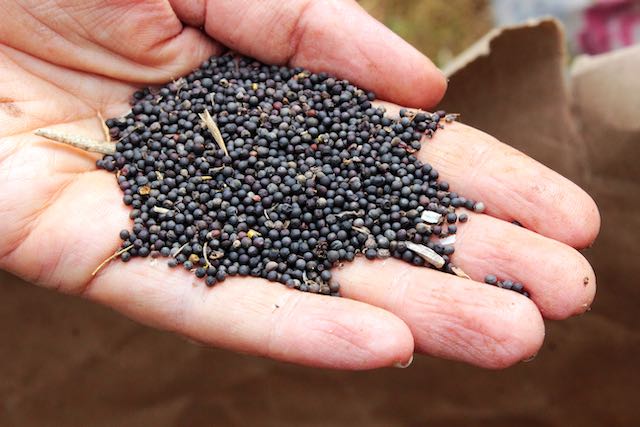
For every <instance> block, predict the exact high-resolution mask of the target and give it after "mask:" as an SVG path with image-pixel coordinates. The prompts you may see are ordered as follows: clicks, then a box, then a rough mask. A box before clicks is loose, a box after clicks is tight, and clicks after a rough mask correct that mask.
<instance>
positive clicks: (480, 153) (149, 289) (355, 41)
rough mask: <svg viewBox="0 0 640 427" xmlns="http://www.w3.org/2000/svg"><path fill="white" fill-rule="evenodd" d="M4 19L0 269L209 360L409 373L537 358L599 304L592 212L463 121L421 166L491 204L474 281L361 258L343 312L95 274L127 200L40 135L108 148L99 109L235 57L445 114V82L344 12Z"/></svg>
mask: <svg viewBox="0 0 640 427" xmlns="http://www.w3.org/2000/svg"><path fill="white" fill-rule="evenodd" d="M0 12H1V13H2V16H3V19H2V21H3V25H2V26H0V236H2V238H1V239H0V268H2V269H5V270H7V271H10V272H12V273H14V274H16V275H18V276H20V277H22V278H24V279H26V280H28V281H30V282H33V283H35V284H37V285H39V286H43V287H46V288H49V289H54V290H57V291H60V292H64V293H67V294H73V295H78V296H82V297H84V298H87V299H89V300H91V301H95V302H99V303H102V304H105V305H107V306H110V307H112V308H114V309H115V310H117V311H119V312H121V313H123V314H124V315H126V316H129V317H131V318H133V319H135V320H137V321H139V322H142V323H144V324H147V325H150V326H153V327H156V328H160V329H164V330H169V331H173V332H175V333H178V334H180V335H183V336H185V337H188V338H190V339H192V340H195V341H198V342H201V343H204V344H206V345H212V346H216V347H221V348H227V349H230V350H233V351H239V352H244V353H250V354H255V355H260V356H264V357H269V358H273V359H277V360H282V361H287V362H293V363H298V364H303V365H309V366H315V367H329V368H339V369H370V368H377V367H384V366H393V365H396V364H406V363H407V362H408V361H409V360H410V359H411V357H412V355H413V354H414V352H415V353H422V354H429V355H433V356H438V357H443V358H447V359H453V360H459V361H463V362H467V363H471V364H474V365H478V366H482V367H487V368H503V367H507V366H510V365H512V364H514V363H517V362H519V361H521V360H524V359H527V358H529V357H531V356H532V355H534V354H536V352H537V351H538V350H539V348H540V346H541V345H542V342H543V339H544V324H543V318H548V319H565V318H567V317H570V316H574V315H577V314H580V313H583V312H584V311H585V310H587V309H588V308H589V307H590V305H591V302H592V300H593V297H594V294H595V277H594V274H593V271H592V269H591V267H590V266H589V264H588V262H587V261H586V260H585V258H584V257H583V256H582V255H581V254H580V253H579V252H578V250H577V249H581V248H585V247H587V246H589V245H590V244H591V243H592V242H593V240H594V239H595V237H596V235H597V233H598V229H599V225H600V218H599V214H598V210H597V207H596V205H595V203H594V202H593V200H592V199H591V198H590V197H589V196H588V195H587V194H586V193H585V192H584V191H582V190H581V189H580V188H578V187H577V186H576V185H574V184H573V183H571V182H570V181H568V180H567V179H565V178H563V177H561V176H560V175H558V174H557V173H555V172H553V171H551V170H549V169H548V168H546V167H544V166H542V165H541V164H539V163H537V162H535V161H534V160H532V159H530V158H528V157H527V156H525V155H524V154H522V153H520V152H518V151H516V150H514V149H512V148H510V147H508V146H506V145H504V144H502V143H500V142H498V141H496V140H495V139H494V138H492V137H491V136H488V135H486V134H484V133H482V132H480V131H477V130H475V129H472V128H470V127H467V126H465V125H462V124H452V125H449V126H447V127H446V129H445V130H442V131H439V132H438V133H437V136H436V137H435V138H434V139H433V140H430V141H429V142H426V143H425V144H424V145H423V149H422V150H421V151H420V152H419V157H420V158H422V159H423V160H424V159H427V160H428V161H429V162H430V163H431V164H432V165H434V167H435V168H437V169H438V170H439V172H440V176H441V177H442V178H443V179H445V180H447V181H448V182H449V183H450V185H451V188H452V189H455V190H456V191H458V192H460V193H462V194H464V195H466V196H467V197H471V198H475V199H478V200H482V201H483V202H485V204H486V205H487V211H486V214H483V215H480V214H474V215H471V218H470V220H469V222H468V223H467V224H465V225H463V226H461V227H460V232H459V235H458V241H457V243H456V253H455V254H454V258H453V260H454V262H455V263H456V264H457V265H458V266H460V267H461V268H462V269H463V270H464V271H465V272H466V273H467V274H469V275H470V276H471V278H472V279H473V280H467V279H463V278H460V277H456V276H452V275H447V274H444V273H440V272H437V271H434V270H430V269H425V268H419V267H414V266H411V265H408V264H406V263H403V262H401V261H397V260H386V261H375V262H371V261H366V260H364V259H357V260H356V261H355V262H353V263H352V264H347V265H345V266H344V267H342V268H338V269H336V271H335V275H336V276H337V278H338V280H339V281H340V283H341V289H342V293H343V296H344V298H330V297H326V296H319V295H310V294H306V293H302V292H297V291H293V290H289V289H287V288H285V287H284V286H282V285H280V284H277V283H270V282H267V281H264V280H261V279H255V278H250V279H238V278H234V279H228V280H225V281H224V282H223V283H221V284H218V285H216V286H215V287H213V288H211V289H210V288H207V287H205V286H204V283H203V282H202V281H200V280H198V279H196V278H195V276H193V275H192V274H190V273H189V272H187V271H184V270H182V269H175V270H171V269H169V268H168V267H167V266H166V265H165V262H164V260H158V261H155V262H153V261H151V259H134V260H132V261H131V262H129V263H127V264H124V263H121V262H117V261H115V262H111V263H109V264H108V265H107V266H105V267H104V268H103V269H102V270H101V271H100V272H99V273H98V274H97V275H96V276H95V277H94V276H92V275H91V272H92V271H93V270H94V269H95V268H96V266H97V265H99V264H100V262H101V261H102V260H104V259H105V258H107V257H108V256H109V255H111V254H112V253H113V252H114V251H115V250H116V249H117V248H118V245H119V243H120V242H119V238H118V232H119V231H120V230H121V229H124V228H128V227H129V226H130V220H129V218H128V210H127V208H126V207H125V206H124V205H123V204H122V202H121V197H122V194H121V192H120V190H119V189H118V186H117V185H116V180H115V178H114V176H113V175H112V174H109V173H107V172H105V171H99V170H96V168H95V160H96V158H98V155H95V154H90V153H86V152H83V151H81V150H78V149H75V148H70V147H65V146H62V145H60V144H58V143H54V142H50V141H47V140H45V139H43V138H40V137H37V136H34V135H33V131H34V130H36V129H38V128H45V127H46V128H50V129H56V130H59V131H63V132H67V133H74V134H80V135H85V136H88V137H92V138H95V139H102V138H103V129H102V126H101V122H100V120H99V119H98V116H97V114H98V112H99V113H100V114H101V115H102V116H104V117H113V116H119V115H122V114H124V113H126V112H127V110H128V108H129V107H128V103H127V101H128V99H129V97H130V95H131V94H132V92H133V91H134V90H135V89H136V88H137V87H141V86H146V85H149V84H159V83H164V82H167V81H170V80H172V79H175V78H178V77H179V76H181V75H184V74H186V73H188V72H189V71H190V70H191V69H193V68H195V67H197V66H198V65H199V64H200V63H201V62H202V61H203V60H204V59H206V58H207V57H208V56H210V55H212V54H216V53H220V52H222V51H223V49H224V47H223V46H226V47H230V48H232V49H234V50H236V51H239V52H242V53H244V54H247V55H251V56H254V57H256V58H258V59H260V60H262V61H265V62H270V63H279V64H285V63H287V64H290V65H295V66H305V67H308V68H310V69H312V70H316V71H320V70H322V71H327V72H330V73H332V74H335V75H337V76H339V77H342V78H347V79H350V80H351V81H353V82H355V83H356V84H358V85H360V86H362V87H365V88H367V89H370V90H373V91H375V92H376V93H377V94H378V96H379V97H380V98H381V99H384V100H386V101H389V102H393V103H395V104H399V105H405V106H409V107H416V108H424V109H428V108H429V107H432V106H433V105H435V104H436V103H437V102H438V100H439V99H440V98H441V97H442V95H443V93H444V91H445V88H446V82H445V79H444V77H443V76H442V75H441V74H440V73H439V71H438V70H437V69H436V68H435V67H434V66H433V64H432V63H431V62H430V61H429V60H428V59H426V58H425V57H423V56H422V55H421V54H419V53H418V52H417V51H416V50H415V49H413V48H412V47H410V46H409V45H408V44H406V43H405V42H403V41H402V40H401V39H400V38H398V37H397V36H396V35H394V34H393V33H391V32H390V31H389V30H387V29H386V28H385V27H384V26H382V25H381V24H380V23H378V22H376V21H375V20H374V19H372V18H370V17H369V16H368V15H367V14H366V13H365V12H364V11H363V10H362V9H360V7H359V6H358V5H357V4H356V3H355V2H351V1H347V0H345V1H339V0H333V1H328V0H327V1H323V2H312V1H308V0H307V1H303V0H288V1H283V0H264V1H261V2H258V1H255V0H234V1H222V0H209V1H207V2H206V4H205V1H204V0H201V1H197V0H193V1H180V0H175V1H172V2H170V3H169V2H166V1H160V0H156V1H147V2H135V1H126V0H121V1H115V0H111V1H76V2H72V1H63V0H57V1H47V2H36V1H31V2H29V1H7V2H2V3H0ZM197 28H201V29H197ZM512 220H517V221H519V222H520V223H522V224H523V225H524V228H521V227H518V226H516V225H513V224H511V223H510V221H512ZM489 273H495V274H498V276H502V277H505V278H511V279H514V280H518V281H521V282H523V283H525V284H526V285H527V287H528V289H529V290H530V292H531V295H532V299H527V298H525V297H523V296H521V295H518V294H516V293H514V292H510V291H506V290H502V289H498V288H496V287H492V286H487V285H484V284H482V283H480V282H482V279H483V277H484V276H485V275H486V274H489ZM548 357H551V356H548Z"/></svg>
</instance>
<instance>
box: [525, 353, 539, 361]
mask: <svg viewBox="0 0 640 427" xmlns="http://www.w3.org/2000/svg"><path fill="white" fill-rule="evenodd" d="M537 356H538V353H534V354H533V355H532V356H529V357H527V358H526V359H524V360H523V362H524V363H527V362H531V361H533V359H535V358H536V357H537Z"/></svg>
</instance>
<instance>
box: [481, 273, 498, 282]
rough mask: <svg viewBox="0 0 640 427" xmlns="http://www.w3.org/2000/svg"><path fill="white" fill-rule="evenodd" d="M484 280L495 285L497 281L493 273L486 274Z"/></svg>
mask: <svg viewBox="0 0 640 427" xmlns="http://www.w3.org/2000/svg"><path fill="white" fill-rule="evenodd" d="M484 282H485V283H488V284H489V285H495V284H497V283H498V278H497V277H496V276H495V275H494V274H487V275H486V276H485V277H484Z"/></svg>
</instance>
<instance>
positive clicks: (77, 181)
mask: <svg viewBox="0 0 640 427" xmlns="http://www.w3.org/2000/svg"><path fill="white" fill-rule="evenodd" d="M76 176H77V178H73V179H70V180H69V181H68V182H66V183H65V184H64V185H62V186H61V189H60V190H59V191H57V192H55V193H54V194H52V195H51V196H50V198H49V200H47V202H46V203H44V204H43V205H44V206H42V207H41V210H40V211H38V212H37V215H36V216H37V220H35V221H32V222H29V223H22V221H18V218H17V217H19V215H17V214H15V215H13V218H14V220H13V223H15V222H16V221H18V222H21V224H20V226H21V227H22V228H24V230H25V232H26V234H25V235H24V236H22V237H21V238H20V239H15V241H16V244H15V246H14V247H11V248H9V249H8V252H7V251H6V250H2V249H1V248H0V268H6V269H8V270H10V271H12V272H14V273H15V274H18V275H20V276H21V277H23V278H25V279H27V280H29V281H32V282H37V283H39V284H40V285H43V286H45V287H48V288H52V289H56V290H59V291H62V292H66V293H71V294H82V295H84V296H86V297H88V298H89V299H92V300H95V301H98V302H100V303H103V304H105V305H108V306H110V307H113V308H114V309H116V310H118V311H121V312H123V313H124V314H126V315H128V316H130V317H132V318H134V319H136V320H138V321H140V322H143V323H145V324H148V325H152V326H155V327H158V328H162V329H167V330H170V331H173V332H177V333H179V334H183V335H186V336H188V337H190V338H192V339H194V340H197V341H201V342H204V343H207V344H210V345H215V346H220V347H224V348H228V349H232V350H235V351H240V352H245V353H251V354H257V355H262V356H266V357H271V358H275V359H278V360H283V361H287V362H293V363H299V364H306V365H311V366H318V367H325V368H339V369H370V368H377V367H384V366H392V365H393V364H396V363H405V362H406V361H407V360H409V359H410V358H411V355H412V354H413V338H412V336H411V332H410V331H409V329H408V327H407V326H406V325H405V324H404V323H403V322H402V321H401V320H400V319H398V318H397V317H396V316H394V315H393V314H391V313H389V312H387V311H385V310H382V309H380V308H377V307H373V306H369V305H366V304H363V303H360V302H357V301H351V300H347V299H340V298H329V297H324V296H320V295H311V294H305V293H302V292H298V291H293V290H289V289H287V288H286V287H284V286H282V285H281V284H277V283H269V282H266V281H264V280H258V279H249V278H246V279H245V278H241V279H229V280H226V281H225V282H223V283H222V284H220V285H218V286H215V287H214V288H211V289H209V288H207V287H206V286H205V285H204V282H203V281H202V280H199V279H197V278H196V277H195V276H194V275H193V274H192V273H189V272H187V271H185V270H183V269H175V270H170V269H169V268H168V267H167V266H166V259H157V260H152V259H151V258H146V259H136V260H133V261H131V262H130V263H127V264H125V263H122V262H118V261H114V262H112V263H110V264H108V265H107V266H106V267H105V268H104V269H103V270H101V271H100V272H99V273H98V274H97V276H95V278H93V279H92V276H91V272H92V271H93V270H94V269H95V268H96V266H98V265H99V264H100V262H101V261H102V260H104V259H106V258H107V257H108V256H109V255H111V254H112V253H113V251H114V249H115V248H116V247H117V245H118V243H119V239H118V231H119V230H120V229H123V228H126V227H127V225H128V209H127V208H126V206H124V205H122V203H121V200H120V199H121V194H120V193H119V191H118V189H117V186H116V184H115V182H114V180H113V176H111V175H110V174H108V173H105V172H101V171H94V172H87V173H84V174H78V175H76ZM16 200H18V199H16ZM32 216H33V215H32ZM6 231H7V232H11V229H8V230H6ZM3 255H4V256H3Z"/></svg>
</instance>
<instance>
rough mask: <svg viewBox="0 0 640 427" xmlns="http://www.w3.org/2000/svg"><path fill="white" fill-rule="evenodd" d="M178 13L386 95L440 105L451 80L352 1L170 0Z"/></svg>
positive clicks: (236, 42) (273, 56)
mask: <svg viewBox="0 0 640 427" xmlns="http://www.w3.org/2000/svg"><path fill="white" fill-rule="evenodd" d="M171 6H172V7H173V9H174V11H175V12H176V13H177V15H178V17H179V18H180V19H181V20H182V21H183V22H186V23H188V24H190V25H194V26H203V27H204V29H205V31H206V32H207V34H209V35H210V36H211V37H213V38H215V39H216V40H217V41H219V42H221V43H222V44H224V45H226V46H228V47H230V48H232V49H234V50H237V51H239V52H241V53H243V54H245V55H248V56H252V57H254V58H257V59H259V60H261V61H263V62H267V63H271V64H274V63H275V64H289V65H292V66H304V67H305V68H308V69H310V70H312V71H315V72H320V71H325V72H328V73H330V74H334V75H337V76H339V77H340V78H344V79H348V80H350V81H352V82H353V83H354V84H357V85H359V86H361V87H363V88H366V89H368V90H372V91H374V92H376V94H377V95H378V96H379V97H380V98H381V99H385V100H388V101H393V102H396V103H398V104H402V105H406V106H410V107H422V108H428V107H432V106H434V105H435V104H436V103H437V102H438V101H439V100H440V99H441V98H442V96H443V95H444V91H445V89H446V80H445V78H444V76H443V74H442V73H441V72H440V71H439V70H438V69H437V68H436V66H435V65H433V63H432V62H431V61H430V60H429V59H428V58H426V57H425V56H424V55H422V54H421V53H420V52H418V51H417V50H416V49H415V48H413V47H412V46H411V45H410V44H408V43H407V42H405V41H404V40H402V38H400V37H399V36H398V35H396V34H394V33H393V32H392V31H391V30H389V29H388V28H386V27H385V26H384V25H382V24H381V23H380V22H378V21H376V20H375V19H374V18H372V17H371V16H369V14H367V12H366V11H365V10H364V9H362V8H361V7H360V6H359V5H358V4H357V3H356V2H354V1H351V0H325V1H312V0H264V1H259V2H256V1H254V0H236V1H221V0H204V1H188V0H171Z"/></svg>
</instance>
